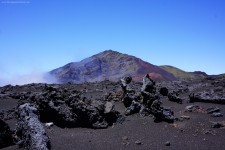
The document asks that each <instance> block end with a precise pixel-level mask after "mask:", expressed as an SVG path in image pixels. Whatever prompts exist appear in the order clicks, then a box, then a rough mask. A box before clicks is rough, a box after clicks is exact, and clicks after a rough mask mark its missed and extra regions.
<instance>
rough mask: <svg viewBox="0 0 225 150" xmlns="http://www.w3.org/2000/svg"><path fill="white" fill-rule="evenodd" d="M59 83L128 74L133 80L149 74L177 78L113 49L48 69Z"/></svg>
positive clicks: (158, 78)
mask: <svg viewBox="0 0 225 150" xmlns="http://www.w3.org/2000/svg"><path fill="white" fill-rule="evenodd" d="M50 74H51V75H53V76H55V77H56V78H57V80H58V81H59V82H61V83H66V82H73V83H84V82H96V81H103V80H111V81H118V80H119V79H121V78H122V77H124V76H127V75H130V76H132V77H133V79H134V80H136V81H138V80H142V77H143V76H144V75H145V74H149V75H150V76H151V77H152V78H153V79H154V80H160V81H172V80H177V78H176V77H175V76H174V75H173V74H171V73H169V72H167V71H166V70H164V69H161V68H160V67H158V66H155V65H153V64H150V63H148V62H146V61H143V60H141V59H140V58H137V57H135V56H131V55H128V54H122V53H119V52H117V51H113V50H105V51H103V52H101V53H98V54H96V55H93V56H91V57H88V58H86V59H84V60H82V61H80V62H71V63H68V64H66V65H65V66H62V67H60V68H57V69H54V70H52V71H50Z"/></svg>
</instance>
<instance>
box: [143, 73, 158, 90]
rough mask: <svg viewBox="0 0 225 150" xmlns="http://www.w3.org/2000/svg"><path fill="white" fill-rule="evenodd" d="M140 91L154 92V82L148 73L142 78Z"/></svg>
mask: <svg viewBox="0 0 225 150" xmlns="http://www.w3.org/2000/svg"><path fill="white" fill-rule="evenodd" d="M141 92H148V93H155V82H154V81H153V80H152V79H151V78H150V77H149V75H148V74H147V75H145V76H144V78H143V85H142V88H141Z"/></svg>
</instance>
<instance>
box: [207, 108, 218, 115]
mask: <svg viewBox="0 0 225 150" xmlns="http://www.w3.org/2000/svg"><path fill="white" fill-rule="evenodd" d="M219 111H220V109H219V108H218V107H210V108H208V109H207V113H208V114H213V113H216V112H219Z"/></svg>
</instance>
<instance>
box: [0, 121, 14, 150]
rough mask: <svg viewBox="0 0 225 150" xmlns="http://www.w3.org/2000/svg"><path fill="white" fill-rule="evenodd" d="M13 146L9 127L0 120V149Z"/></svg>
mask: <svg viewBox="0 0 225 150" xmlns="http://www.w3.org/2000/svg"><path fill="white" fill-rule="evenodd" d="M12 144H13V138H12V133H11V131H10V128H9V126H8V125H7V124H6V123H5V122H4V121H3V120H2V119H0V148H4V147H7V146H10V145H12Z"/></svg>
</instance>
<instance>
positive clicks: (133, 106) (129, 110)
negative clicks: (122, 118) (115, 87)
mask: <svg viewBox="0 0 225 150" xmlns="http://www.w3.org/2000/svg"><path fill="white" fill-rule="evenodd" d="M140 110H141V104H140V103H138V102H136V101H132V104H131V105H130V107H128V108H127V109H126V111H125V115H126V116H128V115H132V114H135V113H138V112H139V111H140Z"/></svg>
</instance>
